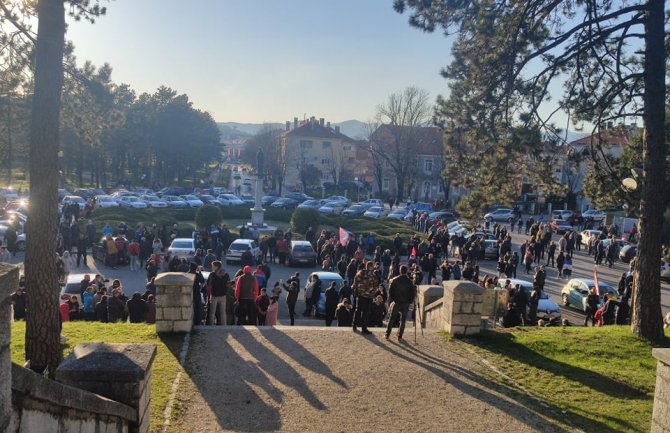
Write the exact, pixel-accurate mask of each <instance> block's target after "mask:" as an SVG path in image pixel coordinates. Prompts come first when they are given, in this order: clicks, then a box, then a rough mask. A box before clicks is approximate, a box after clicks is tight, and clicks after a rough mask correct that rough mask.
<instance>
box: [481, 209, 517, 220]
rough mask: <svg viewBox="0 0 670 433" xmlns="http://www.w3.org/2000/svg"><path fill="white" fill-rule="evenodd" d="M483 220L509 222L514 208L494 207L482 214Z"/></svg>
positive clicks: (512, 217)
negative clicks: (491, 210) (494, 208)
mask: <svg viewBox="0 0 670 433" xmlns="http://www.w3.org/2000/svg"><path fill="white" fill-rule="evenodd" d="M484 219H485V220H491V221H504V222H510V221H512V220H513V219H514V210H512V209H496V210H494V211H493V212H489V213H487V214H486V215H484Z"/></svg>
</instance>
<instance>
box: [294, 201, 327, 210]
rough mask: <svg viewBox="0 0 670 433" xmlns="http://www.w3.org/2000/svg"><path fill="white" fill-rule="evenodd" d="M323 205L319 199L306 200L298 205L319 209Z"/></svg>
mask: <svg viewBox="0 0 670 433" xmlns="http://www.w3.org/2000/svg"><path fill="white" fill-rule="evenodd" d="M320 207H321V201H319V200H305V201H303V202H302V203H300V204H299V205H298V209H318V208H320Z"/></svg>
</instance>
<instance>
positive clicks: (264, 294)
mask: <svg viewBox="0 0 670 433" xmlns="http://www.w3.org/2000/svg"><path fill="white" fill-rule="evenodd" d="M257 282H258V281H257ZM254 303H255V304H256V313H257V316H256V317H257V319H258V326H265V318H266V316H267V314H268V307H269V306H270V298H269V297H268V291H267V289H265V288H262V289H261V294H260V295H258V297H257V298H256V299H254Z"/></svg>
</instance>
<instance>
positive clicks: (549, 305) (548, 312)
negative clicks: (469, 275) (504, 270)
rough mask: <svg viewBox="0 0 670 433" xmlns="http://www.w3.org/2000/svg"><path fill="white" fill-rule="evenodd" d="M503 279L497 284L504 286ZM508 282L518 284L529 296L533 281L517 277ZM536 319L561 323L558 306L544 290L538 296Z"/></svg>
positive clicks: (556, 323) (550, 322)
mask: <svg viewBox="0 0 670 433" xmlns="http://www.w3.org/2000/svg"><path fill="white" fill-rule="evenodd" d="M505 281H506V280H505V279H504V278H501V279H500V280H498V286H499V287H500V288H503V287H505ZM510 283H511V284H512V287H514V286H516V285H517V284H518V285H519V286H520V287H521V288H523V290H524V291H525V292H526V295H527V296H529V297H530V293H531V292H532V291H533V283H531V282H530V281H526V280H517V279H514V280H510ZM537 319H538V320H540V319H541V320H544V322H545V323H548V324H552V325H558V324H559V323H561V309H560V307H559V306H558V305H557V304H556V302H554V301H552V300H551V298H550V297H549V296H548V295H547V294H546V293H545V292H544V290H543V291H542V295H541V296H540V302H539V303H538V305H537Z"/></svg>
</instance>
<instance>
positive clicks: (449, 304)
mask: <svg viewBox="0 0 670 433" xmlns="http://www.w3.org/2000/svg"><path fill="white" fill-rule="evenodd" d="M442 285H443V287H444V298H443V299H444V305H443V308H442V311H443V314H444V317H443V323H444V328H443V329H444V330H445V331H447V332H449V333H450V334H452V335H471V334H477V333H479V331H480V329H481V325H482V302H483V293H484V288H483V287H480V286H479V285H477V284H475V283H473V282H471V281H453V280H450V281H445V282H444V283H442Z"/></svg>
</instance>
